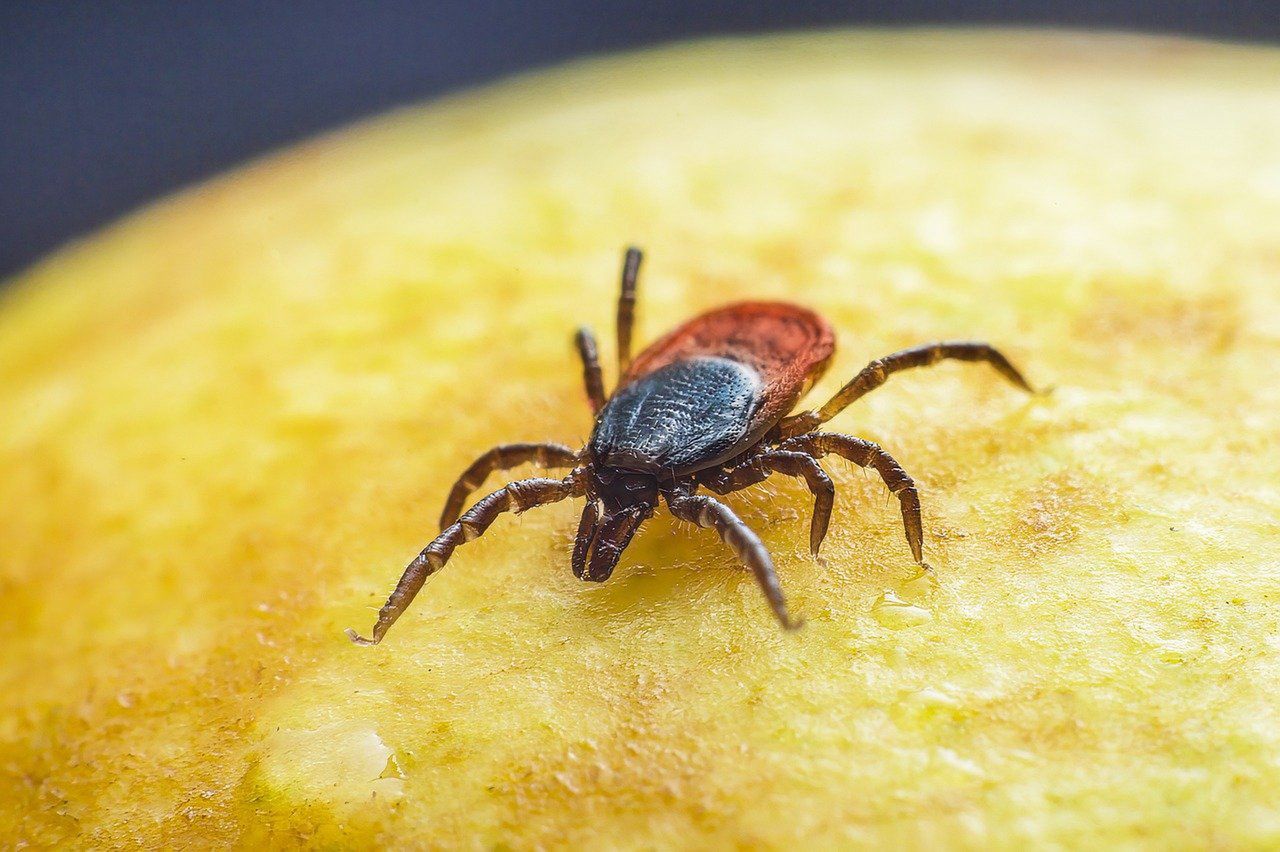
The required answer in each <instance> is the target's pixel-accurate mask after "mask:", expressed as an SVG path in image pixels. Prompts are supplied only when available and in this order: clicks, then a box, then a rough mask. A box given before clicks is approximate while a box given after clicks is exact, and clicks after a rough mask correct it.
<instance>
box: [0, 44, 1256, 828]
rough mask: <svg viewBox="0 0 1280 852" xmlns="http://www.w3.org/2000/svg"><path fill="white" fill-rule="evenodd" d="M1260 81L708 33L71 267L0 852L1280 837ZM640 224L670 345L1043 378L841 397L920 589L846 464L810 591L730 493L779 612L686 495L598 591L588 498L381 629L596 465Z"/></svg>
mask: <svg viewBox="0 0 1280 852" xmlns="http://www.w3.org/2000/svg"><path fill="white" fill-rule="evenodd" d="M1278 81H1280V53H1277V52H1276V51H1274V50H1266V49H1258V48H1241V47H1229V46H1222V45H1208V44H1199V43H1194V42H1186V41H1171V40H1160V39H1139V38H1132V37H1113V36H1081V35H1072V34H1059V35H1045V34H1035V33H1010V32H1002V33H981V32H967V33H949V32H916V33H910V34H902V33H875V34H867V33H828V34H822V35H804V36H788V37H773V38H766V39H760V40H749V41H720V42H709V43H704V44H698V45H692V46H682V47H674V48H668V49H663V50H659V51H653V52H648V53H644V54H640V55H638V56H631V57H623V58H619V59H608V60H596V61H591V62H586V63H580V64H576V65H573V66H570V67H568V68H565V69H562V70H557V71H553V72H550V73H547V74H542V75H538V76H534V77H528V78H523V79H519V80H516V81H514V82H511V83H508V84H504V85H502V86H499V87H496V88H493V89H489V90H485V91H482V92H479V93H475V94H471V95H467V96H464V97H461V98H457V99H454V100H451V101H448V102H445V103H442V104H439V105H436V106H432V107H428V108H426V109H421V110H418V109H415V110H410V111H405V112H400V113H395V114H392V115H390V116H388V117H386V118H382V119H379V120H377V121H374V122H372V123H369V124H365V125H361V126H358V127H356V128H354V129H352V130H348V131H344V132H342V133H339V134H336V135H333V136H329V137H325V138H322V139H319V140H317V141H315V142H312V143H309V144H307V145H304V146H301V147H298V148H295V149H292V150H290V151H288V152H285V153H283V154H281V155H278V156H275V157H272V158H269V159H267V160H264V161H262V162H260V163H257V164H254V165H252V166H250V167H248V168H246V169H244V170H241V171H239V172H237V173H234V174H232V175H230V176H228V177H225V178H222V179H219V180H217V181H214V182H212V183H209V184H206V185H204V186H201V187H199V188H196V189H194V190H192V191H189V192H187V193H184V194H183V195H181V196H179V197H177V198H174V199H171V200H167V201H164V202H161V203H159V204H157V205H155V206H153V207H151V208H149V209H147V210H144V211H142V212H141V213H139V214H137V215H135V216H133V217H131V218H129V219H127V220H126V221H124V222H122V223H121V224H119V225H117V226H114V227H113V228H111V229H109V230H107V231H105V232H103V233H101V234H99V235H96V236H94V237H93V238H91V239H89V240H86V241H84V242H82V243H80V244H77V245H74V246H72V247H69V248H68V249H66V250H65V251H63V252H61V253H59V254H57V255H55V256H54V257H52V258H50V259H49V260H47V261H45V262H44V263H42V264H41V265H39V266H37V267H35V268H34V269H32V270H30V271H29V272H27V273H25V274H24V275H22V276H20V277H19V278H18V279H17V280H16V281H15V282H13V285H12V287H11V289H10V290H9V291H8V292H6V293H5V294H4V295H3V297H2V301H0V506H3V507H4V511H3V512H0V543H2V544H0V618H3V623H4V624H5V625H6V626H7V628H8V629H7V631H6V633H7V637H6V642H7V647H6V649H5V653H4V655H3V663H2V664H0V836H3V837H5V838H17V839H19V840H26V841H29V842H32V843H36V844H51V843H59V842H61V843H71V844H75V845H84V846H89V845H92V846H101V845H106V844H115V843H124V844H145V845H151V846H154V845H159V844H165V845H176V844H189V845H209V844H237V843H238V844H251V843H256V842H272V843H275V844H278V845H295V844H299V843H302V842H307V843H310V844H313V845H314V844H338V845H343V846H357V847H360V846H380V845H385V844H404V845H415V846H428V847H431V846H455V845H468V844H475V845H477V846H489V845H493V844H506V845H511V846H515V847H524V846H535V845H539V844H541V845H560V844H571V845H587V844H595V845H604V846H610V847H623V848H626V847H632V846H654V845H659V846H661V845H677V846H681V845H707V844H712V845H728V844H733V843H737V844H744V845H761V846H785V845H789V844H794V843H796V842H800V843H804V844H807V845H826V844H831V843H838V844H840V845H861V844H902V845H907V846H930V847H932V846H949V847H990V846H995V847H1014V846H1020V845H1023V844H1026V843H1029V842H1031V843H1041V844H1044V843H1063V844H1068V845H1072V846H1085V845H1091V846H1097V845H1103V846H1106V845H1113V844H1117V843H1132V844H1139V845H1146V844H1150V845H1153V846H1170V845H1178V846H1187V845H1192V846H1208V845H1217V846H1224V845H1225V846H1231V845H1237V846H1268V845H1274V844H1276V843H1278V842H1280V817H1278V816H1277V814H1280V793H1277V791H1280V719H1277V716H1276V710H1275V707H1276V703H1275V696H1276V695H1277V694H1278V691H1280V640H1277V636H1280V609H1278V608H1277V605H1276V604H1277V602H1278V601H1280V572H1277V570H1276V564H1275V556H1274V554H1275V553H1276V552H1277V541H1276V537H1277V529H1278V525H1277V516H1278V510H1280V491H1278V489H1277V483H1278V482H1280V450H1277V448H1276V442H1275V435H1276V434H1278V433H1280V396H1278V395H1277V393H1276V391H1275V389H1274V386H1275V382H1274V381H1273V380H1272V377H1273V376H1274V370H1275V363H1276V356H1277V348H1278V344H1280V319H1277V318H1278V317H1280V292H1278V291H1277V288H1276V286H1275V282H1276V281H1277V280H1278V279H1280V231H1278V230H1277V229H1276V227H1275V223H1276V222H1277V221H1280V82H1278ZM629 242H638V243H642V244H644V245H645V246H646V247H648V248H650V249H651V255H650V256H651V264H650V265H649V267H648V269H647V274H646V289H645V293H644V303H643V305H642V307H641V315H640V329H639V332H640V338H639V343H640V344H641V345H642V344H643V342H645V341H646V340H648V339H652V337H653V335H655V334H656V333H658V332H660V331H661V330H663V329H664V328H666V327H668V326H670V325H671V323H672V321H674V320H676V319H679V318H681V317H685V316H691V315H692V314H694V313H695V312H697V311H699V310H703V309H706V308H708V307H711V306H713V305H715V304H718V303H721V302H723V301H726V300H729V299H738V298H769V299H786V300H791V301H796V302H800V303H802V304H807V305H809V306H811V307H814V308H816V309H818V310H820V311H822V313H823V314H824V315H825V316H827V317H829V318H830V319H831V320H832V322H833V324H834V325H835V327H836V328H837V330H838V331H839V333H840V335H841V343H842V345H841V347H840V354H839V355H838V356H837V357H836V358H835V360H834V362H833V364H832V367H831V369H830V371H829V372H828V374H827V376H826V378H825V379H824V380H823V381H822V382H821V383H819V385H818V386H817V387H816V388H815V390H814V391H813V395H814V396H815V397H816V398H824V397H825V395H826V394H828V393H830V392H831V391H832V390H834V389H835V387H838V385H839V384H840V382H842V381H844V380H845V379H846V378H848V376H849V375H851V374H852V372H853V371H854V370H856V369H857V368H859V367H861V366H862V364H863V363H865V361H866V360H867V359H868V358H870V357H872V356H874V355H877V354H882V353H883V352H887V351H891V350H893V349H894V348H897V347H900V346H903V345H907V344H910V343H914V342H916V341H919V340H927V339H934V338H945V337H956V336H966V337H968V336H972V337H980V338H986V339H989V340H992V341H995V342H998V343H999V345H1001V346H1002V347H1005V348H1006V349H1007V350H1008V351H1010V353H1011V355H1012V356H1014V357H1015V358H1016V360H1017V361H1018V363H1020V364H1022V365H1025V366H1026V368H1027V370H1028V372H1029V373H1030V374H1031V375H1032V378H1033V379H1034V380H1037V381H1040V382H1043V383H1046V384H1053V385H1055V386H1056V391H1055V392H1054V394H1052V395H1051V396H1050V397H1048V398H1046V399H1036V400H1031V401H1026V400H1023V399H1022V398H1020V397H1019V396H1017V395H1016V394H1013V393H1011V392H1010V391H1008V389H1007V388H1005V387H1004V386H1003V385H1002V384H1001V383H998V382H995V381H992V380H991V378H990V376H988V375H986V374H985V373H981V371H972V370H968V371H966V370H965V369H964V368H962V367H954V368H944V369H940V370H937V371H931V374H930V375H924V374H920V375H913V376H910V377H907V376H903V377H900V378H897V379H895V380H894V382H893V383H892V384H891V385H890V386H889V387H886V388H885V389H883V390H881V391H878V392H877V393H876V394H875V395H874V396H873V397H869V398H868V399H867V400H866V401H865V402H864V403H861V404H860V405H859V407H858V409H857V410H854V411H850V412H848V413H846V414H844V415H842V416H841V418H839V419H838V420H837V421H835V422H834V423H833V426H839V427H840V428H841V429H842V430H848V431H851V432H855V433H859V434H861V435H863V436H865V437H868V438H871V439H874V440H876V441H878V442H880V443H881V444H883V445H884V446H885V447H886V448H888V449H890V450H891V451H892V452H893V453H894V454H895V455H896V456H897V457H898V458H899V459H900V460H901V461H902V463H903V465H904V466H905V467H906V468H907V469H908V470H909V471H911V472H912V473H913V474H914V475H915V476H916V478H917V480H918V482H919V484H920V486H921V494H922V499H923V501H924V508H925V524H926V542H925V545H926V549H927V551H928V557H929V559H930V561H931V562H932V563H933V564H934V566H935V567H936V568H937V569H938V571H937V573H938V575H939V584H938V585H937V586H936V587H932V586H929V585H927V584H926V583H925V582H924V581H910V580H908V579H907V578H908V576H909V573H910V564H911V561H910V556H909V554H908V553H907V552H906V550H905V546H904V545H903V543H902V541H901V534H900V531H899V530H898V529H897V524H898V523H899V521H898V518H897V517H896V510H895V509H894V507H893V506H892V505H890V503H889V502H888V501H886V499H885V497H884V495H883V493H882V491H881V488H880V486H879V485H878V483H875V482H871V481H870V480H866V481H864V478H863V477H862V476H861V475H859V474H857V473H856V472H852V471H849V470H847V469H844V468H841V467H838V466H837V465H834V464H833V465H832V466H831V470H832V473H833V476H835V477H836V479H837V484H838V485H839V493H840V498H839V499H838V501H837V506H836V515H835V518H834V520H833V525H832V531H831V535H830V536H829V538H828V541H827V548H829V550H828V551H827V553H826V558H827V564H826V565H825V566H819V565H816V564H814V563H813V562H812V561H811V560H810V559H809V558H808V557H807V555H806V548H805V524H804V523H803V516H804V510H805V508H806V507H807V505H808V501H807V497H806V496H805V495H804V494H803V492H802V488H801V487H797V486H795V485H793V484H791V483H786V482H778V483H776V484H773V485H771V486H770V487H769V488H767V489H764V490H762V491H760V492H759V493H758V495H757V496H754V497H753V496H750V495H740V496H736V497H732V498H730V500H731V502H733V503H734V505H735V506H737V507H738V508H739V509H740V510H741V512H742V513H743V515H744V516H745V518H746V519H747V520H748V521H749V522H751V523H753V524H754V525H756V526H757V527H758V528H760V529H761V530H762V533H763V535H764V538H765V541H766V543H767V544H768V545H769V547H770V548H771V550H772V551H773V553H774V554H775V557H776V558H777V562H778V569H779V573H780V574H781V576H782V579H783V582H784V583H785V585H786V587H787V591H788V595H789V596H790V599H791V601H792V603H793V605H794V606H795V608H796V610H797V611H799V612H804V613H805V614H806V615H807V616H808V618H809V623H808V626H807V627H806V629H804V630H803V631H801V632H799V633H798V634H795V635H788V634H784V633H782V632H781V631H779V630H778V629H777V627H776V625H775V624H774V623H773V622H772V620H771V619H770V618H769V617H768V613H767V611H766V610H765V607H764V604H763V603H762V602H761V601H760V599H759V595H758V593H757V591H756V590H755V588H754V586H753V585H752V580H751V578H750V577H749V576H747V575H746V574H744V573H743V572H741V571H739V570H738V569H736V568H735V567H733V562H732V559H731V557H729V556H728V555H727V554H726V553H725V552H724V551H723V550H722V548H721V547H720V545H719V543H718V542H717V541H716V540H715V539H714V537H713V536H710V535H709V534H699V533H695V532H682V531H680V532H678V531H677V529H676V527H675V526H674V525H672V524H671V523H670V522H669V521H666V520H663V519H662V518H661V517H659V518H657V519H655V521H654V522H652V523H651V524H650V526H648V527H647V528H646V530H645V532H644V533H643V534H642V535H641V536H640V537H639V538H638V539H637V540H636V543H635V544H633V546H632V548H631V549H630V550H629V551H628V554H627V557H626V559H625V560H624V562H623V563H622V565H621V567H620V568H619V570H618V572H617V573H616V574H615V576H614V578H613V580H612V581H611V582H610V583H607V584H604V585H603V586H595V585H591V584H584V583H580V582H578V581H576V580H575V579H574V578H573V577H572V575H571V574H570V572H569V570H568V556H569V541H570V538H571V536H572V532H573V526H574V523H573V514H574V509H573V507H571V506H560V507H554V508H549V509H547V510H545V511H542V512H540V513H538V514H533V513H530V514H529V515H526V516H524V517H523V518H521V519H520V520H519V521H512V520H506V521H503V522H502V526H501V528H499V529H495V530H493V532H492V533H491V534H490V535H489V536H486V537H485V539H483V540H481V541H477V542H475V543H474V544H471V545H468V547H467V548H466V549H464V550H463V551H460V552H459V554H458V556H457V558H456V559H455V560H454V562H453V563H451V564H450V566H449V568H448V570H447V571H446V572H444V573H442V574H441V575H440V576H439V577H437V578H435V579H434V580H433V581H432V583H431V584H430V587H429V588H428V589H427V590H425V591H424V593H423V595H422V596H421V597H420V598H419V601H418V603H417V605H416V606H415V608H414V610H413V611H412V612H411V613H410V614H409V615H408V616H407V617H406V618H404V619H403V620H402V621H401V623H400V624H399V625H397V632H396V634H395V636H394V637H393V639H394V641H389V642H388V643H387V644H385V645H383V646H381V647H379V648H377V649H373V650H370V649H362V648H356V647H354V646H352V645H351V644H350V643H348V642H347V641H346V639H345V638H344V637H343V636H342V634H341V627H342V626H343V625H346V624H350V623H363V622H364V621H366V620H367V619H368V617H369V615H370V614H371V613H372V611H373V610H374V609H375V608H376V607H377V605H378V604H379V603H380V602H381V599H382V596H383V595H384V594H385V593H386V590H387V588H388V587H389V584H390V583H391V582H393V581H394V579H395V577H396V575H397V574H398V572H399V570H400V568H401V567H402V566H403V564H404V562H405V561H406V559H407V558H409V557H410V556H411V555H412V554H413V553H414V552H416V550H417V549H418V548H419V547H420V546H421V545H422V544H423V543H424V542H425V541H427V540H428V539H429V538H430V536H431V532H432V525H431V519H432V518H433V517H434V515H435V513H436V511H437V510H438V508H439V506H440V501H442V500H443V499H444V497H445V494H446V493H447V490H448V486H449V484H450V482H451V481H452V478H453V477H454V476H455V475H456V474H457V472H458V471H460V470H461V469H462V468H463V467H464V466H465V465H466V464H467V463H468V462H469V461H470V459H471V457H472V456H473V455H475V454H476V453H478V452H480V451H481V450H483V449H485V448H487V447H488V446H490V445H492V444H494V443H497V442H499V441H510V440H541V439H552V440H563V441H567V442H575V441H577V442H581V441H582V440H583V439H584V438H585V437H586V434H587V432H588V430H589V429H590V417H589V415H588V413H587V410H586V406H585V403H584V402H583V400H582V399H581V389H580V376H579V374H578V369H577V365H576V364H575V362H574V360H573V355H572V352H571V348H570V345H569V340H570V334H571V332H572V329H573V328H574V327H575V326H576V325H577V324H579V323H581V322H589V323H591V324H593V325H595V326H596V327H597V328H607V327H608V322H609V317H610V315H611V310H612V296H613V295H614V294H613V287H614V275H615V273H616V269H615V266H616V256H617V252H618V250H619V248H620V247H621V246H622V245H624V244H626V243H629ZM605 360H606V362H607V361H608V356H607V354H606V358H605ZM980 373H981V374H980ZM786 506H794V507H795V509H796V513H797V520H795V521H792V520H789V519H784V520H781V521H780V520H779V512H778V510H779V508H781V507H786ZM886 589H889V590H890V594H885V590H886ZM904 614H905V615H904ZM380 776H381V777H380Z"/></svg>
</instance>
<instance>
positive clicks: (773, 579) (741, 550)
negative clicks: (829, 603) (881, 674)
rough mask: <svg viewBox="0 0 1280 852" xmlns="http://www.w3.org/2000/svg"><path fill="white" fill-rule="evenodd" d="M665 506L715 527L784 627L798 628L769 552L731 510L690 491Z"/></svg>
mask: <svg viewBox="0 0 1280 852" xmlns="http://www.w3.org/2000/svg"><path fill="white" fill-rule="evenodd" d="M667 506H668V507H669V508H670V509H671V514H672V515H674V516H675V517H677V518H679V519H680V520H682V521H689V522H691V523H694V524H697V525H698V526H700V527H704V528H706V527H710V528H711V529H714V530H715V531H716V533H717V534H719V536H720V540H721V541H723V542H724V543H725V544H727V545H729V549H730V550H732V551H733V553H734V555H735V556H737V557H738V559H739V560H741V561H742V563H743V564H744V565H746V566H747V567H748V568H750V569H751V573H752V574H754V575H755V578H756V582H757V583H759V584H760V589H761V590H762V591H763V592H764V596H765V597H766V598H768V600H769V606H770V607H772V609H773V614H774V615H775V616H776V617H777V619H778V621H779V622H780V623H781V624H782V626H783V627H785V628H786V629H787V630H795V629H796V628H798V627H800V625H801V624H802V623H803V622H802V621H792V620H791V616H790V615H789V614H788V613H787V601H786V598H784V597H783V595H782V587H781V586H780V585H779V584H778V574H777V572H776V571H775V570H774V568H773V559H772V557H770V556H769V551H768V550H766V549H765V546H764V544H763V543H762V542H761V541H760V537H759V536H758V535H756V534H755V533H754V532H752V531H751V528H750V527H748V526H747V525H746V524H744V523H743V522H742V520H741V519H740V518H739V517H738V516H737V515H735V514H734V513H733V510H732V509H730V508H729V507H728V506H726V505H725V504H723V503H721V502H720V501H719V500H716V499H714V498H711V497H704V496H701V495H689V494H680V495H674V494H673V495H670V496H668V498H667Z"/></svg>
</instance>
